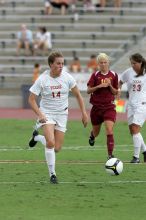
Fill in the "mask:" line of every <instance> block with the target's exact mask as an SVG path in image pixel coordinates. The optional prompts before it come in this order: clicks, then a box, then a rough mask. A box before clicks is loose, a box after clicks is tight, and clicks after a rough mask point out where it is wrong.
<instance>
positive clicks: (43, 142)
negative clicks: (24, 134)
mask: <svg viewBox="0 0 146 220" xmlns="http://www.w3.org/2000/svg"><path fill="white" fill-rule="evenodd" d="M34 140H35V141H40V142H41V143H42V144H43V145H44V146H46V139H45V137H44V136H43V135H40V134H39V135H37V136H35V137H34Z"/></svg>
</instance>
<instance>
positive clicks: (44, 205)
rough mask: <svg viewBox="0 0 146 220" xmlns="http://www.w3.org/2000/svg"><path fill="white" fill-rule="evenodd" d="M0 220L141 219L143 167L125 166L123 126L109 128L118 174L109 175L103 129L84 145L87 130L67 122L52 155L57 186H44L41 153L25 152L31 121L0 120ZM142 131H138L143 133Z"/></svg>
mask: <svg viewBox="0 0 146 220" xmlns="http://www.w3.org/2000/svg"><path fill="white" fill-rule="evenodd" d="M0 124H1V126H0V220H83V219H84V220H86V219H87V220H92V219H93V220H94V219H96V220H116V219H120V220H137V219H140V220H145V218H146V217H145V203H146V193H145V192H146V165H145V164H144V163H143V158H142V157H141V162H142V163H140V164H136V165H135V164H130V163H128V161H130V160H131V158H132V155H133V146H132V139H131V137H130V135H129V131H128V126H127V123H126V122H117V124H116V125H115V143H116V147H115V152H114V154H115V156H117V157H118V158H120V159H121V160H122V161H123V163H124V170H123V173H122V174H121V175H119V176H110V175H108V174H107V173H106V171H105V168H104V164H105V162H106V159H107V152H106V138H105V136H104V127H103V129H102V131H101V134H100V136H99V138H98V139H97V140H96V146H95V147H89V146H88V136H89V132H90V128H91V127H90V125H89V126H88V127H87V128H86V129H85V128H83V127H82V124H81V123H80V122H78V121H73V122H69V123H68V131H67V133H66V137H65V142H64V146H63V149H62V151H61V152H60V153H58V154H57V155H56V156H57V164H56V171H57V176H58V179H59V182H60V183H59V184H58V185H51V184H50V183H49V176H48V170H47V166H46V163H45V162H44V149H43V146H42V145H41V144H38V145H37V146H36V147H35V148H34V149H29V148H28V140H29V138H30V134H31V132H32V127H33V124H34V121H32V120H14V119H13V120H8V119H1V120H0ZM145 129H146V126H144V127H143V130H142V133H143V137H144V138H145V140H146V134H145V133H144V131H145Z"/></svg>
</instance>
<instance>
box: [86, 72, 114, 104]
mask: <svg viewBox="0 0 146 220" xmlns="http://www.w3.org/2000/svg"><path fill="white" fill-rule="evenodd" d="M107 78H108V79H110V81H111V85H112V86H113V87H114V88H115V89H118V75H117V74H116V73H115V72H113V71H110V70H109V72H108V73H107V74H105V75H103V74H102V73H101V72H100V71H97V72H95V73H93V74H92V75H91V77H90V79H89V81H88V83H87V86H90V87H95V86H97V85H100V84H101V83H104V82H105V81H106V79H107ZM114 99H115V96H114V95H113V93H112V92H111V90H110V88H109V87H103V88H99V89H97V90H96V91H95V92H93V93H92V94H91V97H90V103H91V104H92V105H94V106H98V107H100V106H101V107H102V108H104V107H108V106H109V107H110V106H111V105H113V102H114Z"/></svg>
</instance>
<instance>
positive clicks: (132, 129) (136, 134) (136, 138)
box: [129, 123, 141, 163]
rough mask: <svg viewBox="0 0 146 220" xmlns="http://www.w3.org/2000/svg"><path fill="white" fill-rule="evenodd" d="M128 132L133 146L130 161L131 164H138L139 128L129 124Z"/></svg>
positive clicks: (139, 147)
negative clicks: (132, 154)
mask: <svg viewBox="0 0 146 220" xmlns="http://www.w3.org/2000/svg"><path fill="white" fill-rule="evenodd" d="M129 130H130V133H131V135H132V139H133V145H134V156H133V159H132V160H131V163H139V162H140V160H139V155H140V149H141V135H140V126H139V125H136V124H133V123H132V124H130V125H129Z"/></svg>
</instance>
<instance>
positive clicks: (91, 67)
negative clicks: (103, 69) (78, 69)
mask: <svg viewBox="0 0 146 220" xmlns="http://www.w3.org/2000/svg"><path fill="white" fill-rule="evenodd" d="M97 69H98V62H97V58H96V55H95V54H92V55H91V56H90V60H89V61H88V62H87V71H88V72H91V73H93V72H95V71H97Z"/></svg>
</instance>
